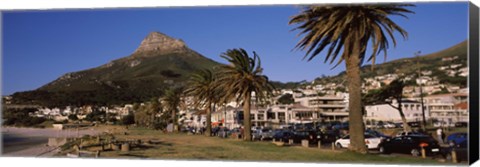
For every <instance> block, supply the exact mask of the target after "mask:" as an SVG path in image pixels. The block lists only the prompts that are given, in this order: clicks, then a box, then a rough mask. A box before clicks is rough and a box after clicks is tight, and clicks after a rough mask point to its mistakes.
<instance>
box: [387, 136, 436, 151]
mask: <svg viewBox="0 0 480 167" xmlns="http://www.w3.org/2000/svg"><path fill="white" fill-rule="evenodd" d="M422 147H423V148H424V149H425V153H426V154H427V155H436V154H438V153H440V146H439V145H438V142H437V141H436V140H435V139H433V138H432V137H431V136H427V135H408V136H400V137H394V138H392V139H387V140H384V141H383V142H381V143H380V144H379V145H378V149H379V151H380V153H383V154H388V153H408V154H411V155H412V156H420V155H421V150H422Z"/></svg>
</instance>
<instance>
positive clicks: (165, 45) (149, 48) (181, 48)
mask: <svg viewBox="0 0 480 167" xmlns="http://www.w3.org/2000/svg"><path fill="white" fill-rule="evenodd" d="M187 50H188V49H187V46H186V45H185V43H184V42H183V41H182V40H180V39H175V38H172V37H169V36H167V35H165V34H163V33H160V32H151V33H150V34H148V36H147V37H146V38H145V39H144V40H143V41H142V43H140V46H139V47H138V48H137V50H135V52H134V53H136V54H134V55H145V54H141V53H148V52H161V53H163V54H168V53H180V52H185V51H187ZM146 55H148V54H146Z"/></svg>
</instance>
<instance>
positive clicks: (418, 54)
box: [414, 51, 427, 132]
mask: <svg viewBox="0 0 480 167" xmlns="http://www.w3.org/2000/svg"><path fill="white" fill-rule="evenodd" d="M420 53H421V51H417V52H415V53H414V54H415V57H416V58H417V66H418V70H417V74H418V78H419V79H420V78H421V68H420V67H419V64H418V59H420V57H419V56H420ZM419 81H420V83H419V86H420V104H421V105H422V118H423V121H422V130H423V131H424V132H426V130H427V120H426V119H425V106H424V103H423V88H422V79H420V80H419Z"/></svg>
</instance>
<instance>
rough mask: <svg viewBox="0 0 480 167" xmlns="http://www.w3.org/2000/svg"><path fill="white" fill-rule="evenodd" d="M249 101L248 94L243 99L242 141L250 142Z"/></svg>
mask: <svg viewBox="0 0 480 167" xmlns="http://www.w3.org/2000/svg"><path fill="white" fill-rule="evenodd" d="M250 100H251V93H250V92H248V93H247V94H246V95H245V97H244V99H243V132H244V133H243V134H244V135H243V140H245V141H252V125H251V123H250Z"/></svg>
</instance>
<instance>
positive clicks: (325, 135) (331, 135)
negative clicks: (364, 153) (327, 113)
mask: <svg viewBox="0 0 480 167" xmlns="http://www.w3.org/2000/svg"><path fill="white" fill-rule="evenodd" d="M340 137H341V136H340V133H339V132H338V131H333V130H327V131H325V132H318V133H317V139H318V140H320V141H321V142H322V143H332V142H335V141H336V140H337V139H339V138H340Z"/></svg>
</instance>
